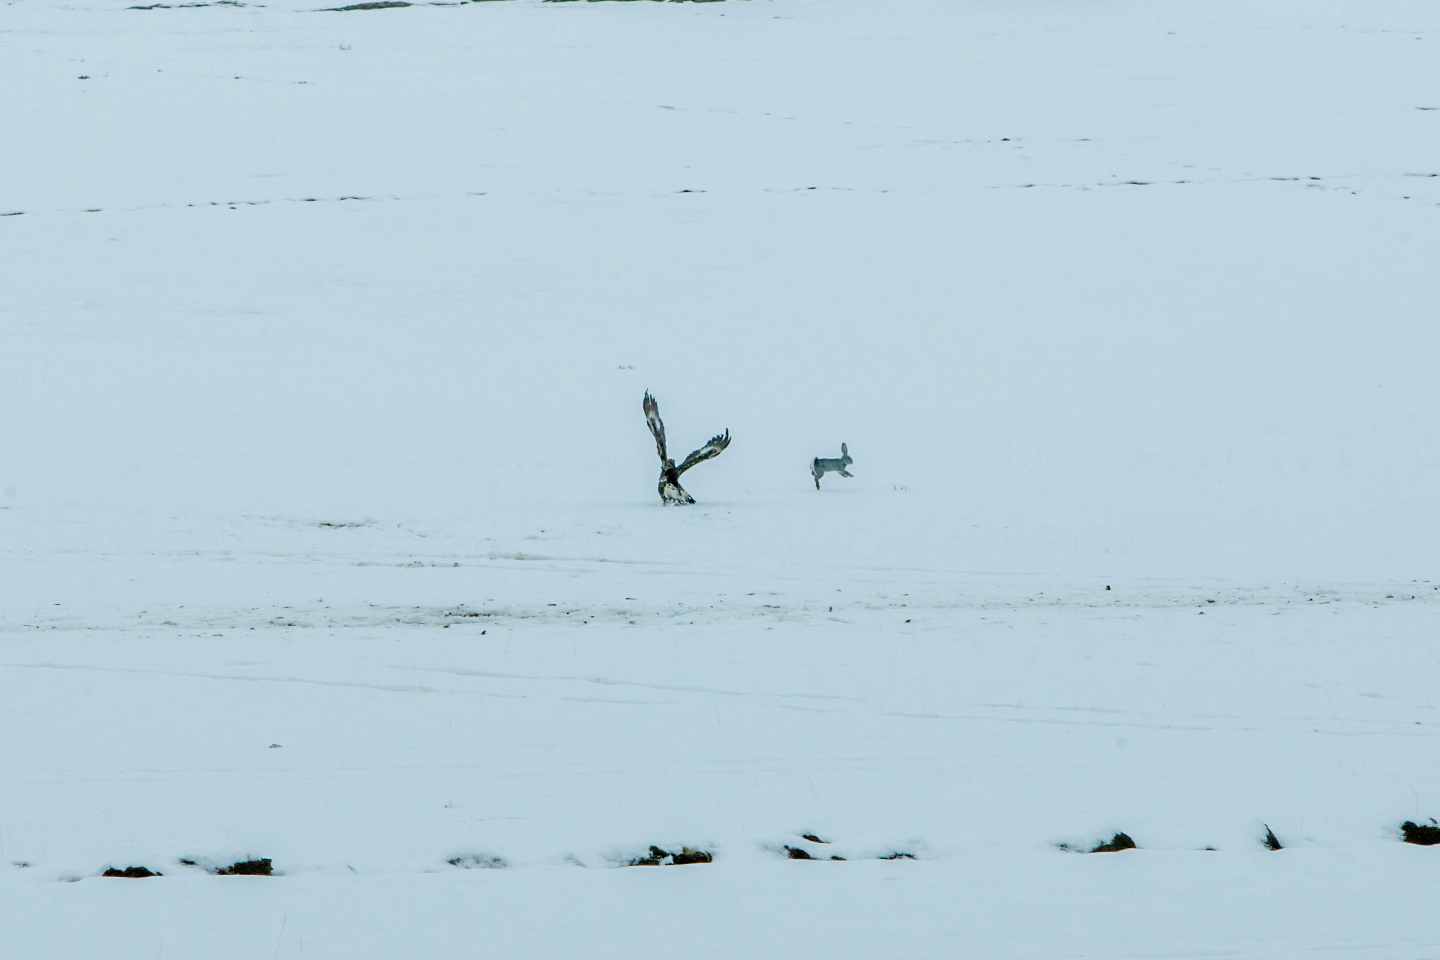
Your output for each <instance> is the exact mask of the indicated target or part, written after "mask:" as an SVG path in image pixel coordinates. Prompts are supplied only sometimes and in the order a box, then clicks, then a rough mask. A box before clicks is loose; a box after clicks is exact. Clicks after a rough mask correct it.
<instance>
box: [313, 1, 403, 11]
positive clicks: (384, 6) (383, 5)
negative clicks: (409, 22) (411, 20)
mask: <svg viewBox="0 0 1440 960" xmlns="http://www.w3.org/2000/svg"><path fill="white" fill-rule="evenodd" d="M408 6H410V4H408V3H406V2H405V0H379V2H377V3H352V4H350V6H348V7H326V8H325V10H326V12H328V13H339V12H342V11H345V10H389V9H390V8H391V7H408Z"/></svg>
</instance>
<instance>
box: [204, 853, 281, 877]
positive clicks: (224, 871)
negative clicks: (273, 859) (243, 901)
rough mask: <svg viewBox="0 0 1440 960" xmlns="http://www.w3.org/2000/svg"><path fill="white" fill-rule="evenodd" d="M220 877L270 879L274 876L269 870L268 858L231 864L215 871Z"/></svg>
mask: <svg viewBox="0 0 1440 960" xmlns="http://www.w3.org/2000/svg"><path fill="white" fill-rule="evenodd" d="M215 875H216V876H220V877H272V876H274V874H273V873H272V872H271V869H270V858H269V857H266V858H265V859H263V860H241V861H239V862H238V863H232V864H231V865H230V866H228V867H221V868H220V869H218V870H216V871H215Z"/></svg>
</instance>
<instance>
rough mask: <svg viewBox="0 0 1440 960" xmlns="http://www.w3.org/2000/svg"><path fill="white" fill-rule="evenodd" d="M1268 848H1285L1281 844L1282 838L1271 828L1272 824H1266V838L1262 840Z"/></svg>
mask: <svg viewBox="0 0 1440 960" xmlns="http://www.w3.org/2000/svg"><path fill="white" fill-rule="evenodd" d="M1262 842H1263V843H1264V844H1265V849H1266V850H1284V849H1285V848H1284V847H1282V846H1281V845H1280V838H1279V837H1277V836H1275V831H1274V830H1271V829H1270V824H1268V823H1267V824H1265V839H1264V840H1263V841H1262Z"/></svg>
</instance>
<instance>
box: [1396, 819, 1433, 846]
mask: <svg viewBox="0 0 1440 960" xmlns="http://www.w3.org/2000/svg"><path fill="white" fill-rule="evenodd" d="M1400 833H1401V834H1403V835H1404V837H1405V842H1406V843H1414V844H1418V845H1420V846H1422V847H1433V846H1435V845H1436V844H1437V843H1440V826H1435V820H1434V819H1433V818H1432V819H1431V820H1430V822H1429V823H1415V822H1413V821H1411V820H1406V821H1405V822H1404V823H1402V824H1401V825H1400Z"/></svg>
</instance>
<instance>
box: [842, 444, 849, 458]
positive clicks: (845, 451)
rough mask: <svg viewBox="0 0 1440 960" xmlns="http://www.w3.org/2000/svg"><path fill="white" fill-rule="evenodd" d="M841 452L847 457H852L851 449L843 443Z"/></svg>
mask: <svg viewBox="0 0 1440 960" xmlns="http://www.w3.org/2000/svg"><path fill="white" fill-rule="evenodd" d="M840 452H841V453H843V454H845V455H846V456H849V455H850V448H849V447H847V446H845V444H843V443H842V444H840Z"/></svg>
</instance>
